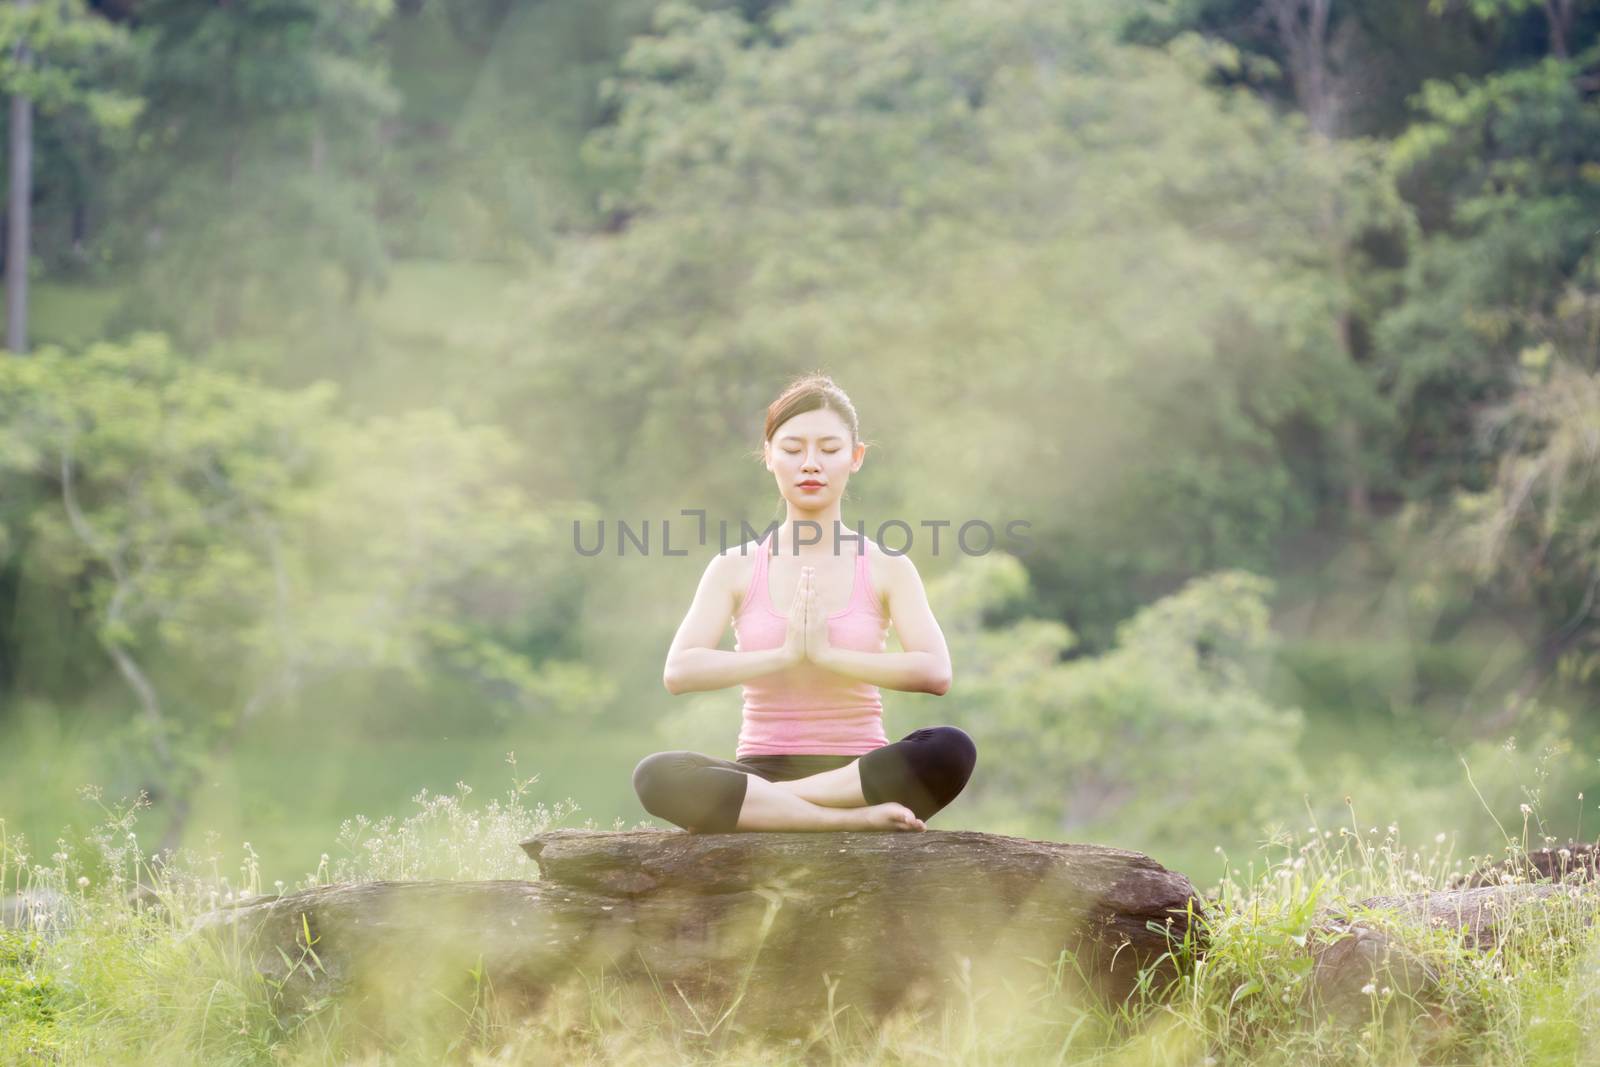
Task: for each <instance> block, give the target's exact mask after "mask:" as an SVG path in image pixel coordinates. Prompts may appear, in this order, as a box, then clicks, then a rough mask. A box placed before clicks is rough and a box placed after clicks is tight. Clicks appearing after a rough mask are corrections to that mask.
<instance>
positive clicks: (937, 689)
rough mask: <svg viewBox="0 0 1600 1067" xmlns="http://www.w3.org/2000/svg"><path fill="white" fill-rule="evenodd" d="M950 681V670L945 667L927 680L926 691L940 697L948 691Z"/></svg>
mask: <svg viewBox="0 0 1600 1067" xmlns="http://www.w3.org/2000/svg"><path fill="white" fill-rule="evenodd" d="M950 682H951V678H950V671H949V669H948V668H947V669H945V670H944V671H943V672H942V673H940V674H937V675H935V676H934V677H933V680H932V681H931V682H929V684H928V692H930V693H932V694H933V695H934V696H936V697H942V696H944V695H945V694H946V693H948V692H950Z"/></svg>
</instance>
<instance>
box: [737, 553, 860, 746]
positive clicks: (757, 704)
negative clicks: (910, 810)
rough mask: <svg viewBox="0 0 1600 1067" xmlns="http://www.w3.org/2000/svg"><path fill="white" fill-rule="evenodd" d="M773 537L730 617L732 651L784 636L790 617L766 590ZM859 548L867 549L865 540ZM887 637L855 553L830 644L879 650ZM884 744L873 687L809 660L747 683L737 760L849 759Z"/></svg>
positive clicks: (773, 644) (831, 623) (776, 643)
mask: <svg viewBox="0 0 1600 1067" xmlns="http://www.w3.org/2000/svg"><path fill="white" fill-rule="evenodd" d="M771 536H772V535H771V534H769V535H768V537H767V538H766V539H763V540H762V541H761V542H760V543H759V544H758V546H757V550H756V562H755V566H754V567H752V568H751V569H750V571H751V573H750V585H749V588H747V589H746V590H745V593H744V601H743V603H741V604H740V605H739V613H738V614H737V615H735V616H734V617H733V630H734V635H735V637H736V638H737V640H736V641H735V643H734V646H733V647H734V649H735V651H739V652H746V651H757V650H760V649H767V648H778V647H780V646H782V644H783V640H784V637H785V635H786V634H787V633H788V630H789V617H788V616H787V615H780V614H778V612H777V609H775V608H774V607H773V606H772V597H771V593H770V590H769V589H768V588H767V560H768V559H769V558H770V557H771V555H772V553H771V550H770V549H769V548H768V547H767V545H768V541H770V539H771ZM860 544H861V546H862V547H863V548H864V547H865V544H866V542H865V541H863V542H860ZM786 599H788V600H791V601H792V600H793V597H792V596H790V597H788V598H786ZM888 632H889V619H888V618H887V617H886V616H885V615H884V613H883V609H882V608H881V607H879V604H878V596H877V592H876V590H875V589H873V586H872V575H871V572H870V569H869V568H868V566H867V557H866V553H865V552H863V551H858V552H857V553H856V568H855V580H854V582H853V584H852V585H851V588H850V602H849V603H848V604H846V605H845V607H844V610H843V611H836V612H834V613H833V614H831V615H829V616H828V640H829V641H830V642H831V643H832V644H834V645H836V646H837V647H839V648H850V649H857V650H859V651H862V652H882V651H883V649H884V639H885V637H886V635H887V634H888ZM888 743H889V738H888V737H887V736H886V735H885V734H884V732H883V698H882V697H881V696H880V695H879V692H878V687H877V686H875V685H870V684H868V683H866V682H863V681H860V680H859V679H855V678H850V677H847V676H845V675H842V674H837V673H835V672H833V671H829V670H824V669H823V668H821V667H818V666H817V665H816V664H815V663H810V662H805V663H800V664H797V665H795V666H793V667H789V668H786V669H784V670H781V671H774V672H772V673H771V674H767V675H763V676H762V677H759V678H752V679H751V680H750V681H748V682H746V683H745V684H744V723H743V725H742V726H741V727H740V729H739V743H738V747H737V750H736V752H735V758H736V759H743V758H744V757H745V756H766V755H791V754H796V753H818V754H827V755H848V756H854V755H860V754H862V753H865V752H870V751H872V750H873V749H875V748H881V747H882V746H884V745H887V744H888Z"/></svg>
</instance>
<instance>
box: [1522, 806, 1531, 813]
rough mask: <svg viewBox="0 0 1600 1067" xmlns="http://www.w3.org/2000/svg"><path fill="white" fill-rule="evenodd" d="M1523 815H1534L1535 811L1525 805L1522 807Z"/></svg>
mask: <svg viewBox="0 0 1600 1067" xmlns="http://www.w3.org/2000/svg"><path fill="white" fill-rule="evenodd" d="M1522 814H1524V815H1532V814H1533V809H1532V808H1530V807H1529V806H1528V805H1526V804H1523V805H1522Z"/></svg>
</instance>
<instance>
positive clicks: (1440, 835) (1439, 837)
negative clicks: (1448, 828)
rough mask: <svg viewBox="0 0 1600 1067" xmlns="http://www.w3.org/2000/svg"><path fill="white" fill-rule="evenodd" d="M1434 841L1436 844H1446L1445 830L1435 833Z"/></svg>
mask: <svg viewBox="0 0 1600 1067" xmlns="http://www.w3.org/2000/svg"><path fill="white" fill-rule="evenodd" d="M1433 843H1434V844H1436V845H1442V844H1444V831H1443V830H1440V831H1439V832H1438V833H1436V834H1434V835H1433Z"/></svg>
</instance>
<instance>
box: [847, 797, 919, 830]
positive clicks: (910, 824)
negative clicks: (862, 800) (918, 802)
mask: <svg viewBox="0 0 1600 1067" xmlns="http://www.w3.org/2000/svg"><path fill="white" fill-rule="evenodd" d="M857 810H858V811H860V813H861V822H862V829H864V830H911V831H917V830H926V829H927V828H928V827H927V825H926V824H925V823H924V822H923V821H922V820H921V819H919V818H917V816H916V814H915V813H914V812H913V811H912V810H911V809H910V808H908V807H906V806H905V805H904V804H897V803H895V802H894V801H889V802H887V803H884V804H870V805H868V806H867V807H864V808H859V809H857Z"/></svg>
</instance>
